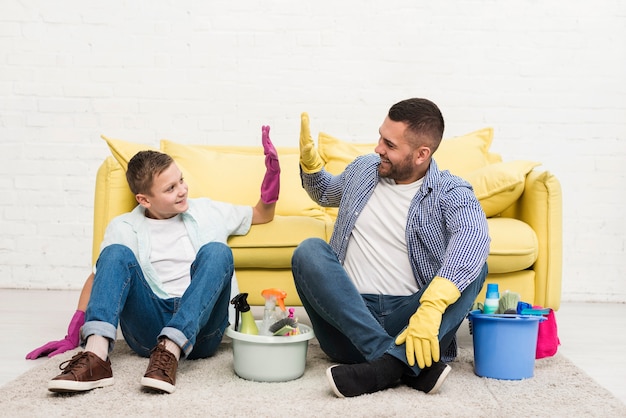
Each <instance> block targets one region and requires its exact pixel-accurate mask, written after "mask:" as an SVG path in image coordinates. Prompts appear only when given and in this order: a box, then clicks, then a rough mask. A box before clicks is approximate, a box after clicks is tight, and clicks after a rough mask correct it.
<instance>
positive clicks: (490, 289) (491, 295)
mask: <svg viewBox="0 0 626 418" xmlns="http://www.w3.org/2000/svg"><path fill="white" fill-rule="evenodd" d="M499 303H500V292H499V291H498V284H497V283H489V284H487V295H486V297H485V305H484V307H483V313H484V314H492V313H495V311H496V310H497V309H498V304H499Z"/></svg>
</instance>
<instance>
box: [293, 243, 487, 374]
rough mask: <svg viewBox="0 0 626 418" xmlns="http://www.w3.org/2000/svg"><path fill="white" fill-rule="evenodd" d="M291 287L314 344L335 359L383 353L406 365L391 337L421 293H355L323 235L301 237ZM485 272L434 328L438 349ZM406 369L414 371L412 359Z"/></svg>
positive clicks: (445, 344) (369, 358)
mask: <svg viewBox="0 0 626 418" xmlns="http://www.w3.org/2000/svg"><path fill="white" fill-rule="evenodd" d="M292 268H293V276H294V279H295V284H296V289H297V290H298V295H299V296H300V300H301V301H302V305H303V306H304V308H305V310H306V312H307V314H308V316H309V319H310V320H311V324H312V325H313V330H314V331H315V336H316V337H317V339H318V340H319V342H320V347H321V348H322V349H323V350H324V352H325V353H326V354H327V355H328V356H329V357H331V358H332V359H333V360H335V361H338V362H341V363H363V362H366V361H372V360H374V359H377V358H379V357H381V356H382V355H383V354H385V353H388V354H391V355H392V356H394V357H396V358H397V359H399V360H401V361H402V362H404V363H405V364H407V360H406V352H405V346H404V344H402V345H399V346H397V345H396V343H395V339H396V336H397V335H398V334H400V332H401V331H403V330H404V328H405V327H406V326H407V325H408V323H409V318H410V317H411V316H412V315H413V314H414V313H415V311H416V310H417V308H418V307H419V305H420V303H419V299H420V297H421V296H422V293H423V292H424V290H425V289H426V288H424V289H421V290H420V291H419V292H417V293H415V294H413V295H410V296H387V295H368V294H366V295H362V294H359V292H358V291H357V289H356V287H355V286H354V284H353V283H352V280H351V279H350V278H349V277H348V275H347V274H346V271H345V269H344V268H343V266H342V265H341V264H340V263H339V260H338V259H337V256H336V254H335V252H334V251H333V249H332V248H331V247H330V245H328V244H327V243H326V242H325V241H324V240H321V239H318V238H310V239H307V240H305V241H303V242H302V243H301V244H300V245H299V246H298V248H297V249H296V251H295V252H294V255H293V259H292ZM486 276H487V265H486V264H485V266H484V267H483V269H482V271H481V273H480V275H479V277H477V278H476V280H474V281H473V282H472V284H470V285H469V286H468V287H467V288H466V289H465V290H464V291H463V292H462V293H461V297H460V298H459V299H458V300H457V301H456V302H455V303H453V304H452V305H450V306H449V307H448V309H446V311H445V313H444V314H443V317H442V320H441V327H440V328H439V344H440V348H441V354H442V357H443V354H444V352H445V350H446V348H447V347H449V346H450V344H452V342H453V340H454V337H455V335H456V331H457V329H458V328H459V326H460V325H461V323H462V322H463V320H464V319H465V316H466V315H467V313H468V312H469V310H470V308H471V306H472V304H473V303H474V300H475V299H476V296H477V295H478V292H480V289H481V288H482V286H483V283H484V281H485V277H486ZM407 368H411V369H412V370H413V372H414V373H415V374H419V371H420V369H419V367H418V366H417V363H416V364H415V366H413V367H410V366H409V365H408V364H407Z"/></svg>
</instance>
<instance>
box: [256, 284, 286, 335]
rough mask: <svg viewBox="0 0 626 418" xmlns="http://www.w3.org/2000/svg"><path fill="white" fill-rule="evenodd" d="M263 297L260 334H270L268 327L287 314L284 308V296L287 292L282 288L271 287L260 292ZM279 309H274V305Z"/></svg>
mask: <svg viewBox="0 0 626 418" xmlns="http://www.w3.org/2000/svg"><path fill="white" fill-rule="evenodd" d="M261 295H263V297H264V298H265V310H264V311H263V324H262V325H261V330H260V334H261V335H271V334H272V333H271V332H270V327H271V326H272V325H273V324H274V323H276V322H277V321H280V320H281V319H283V318H285V317H286V316H287V314H286V308H285V298H286V297H287V293H286V292H285V291H284V290H281V289H277V288H271V289H265V290H263V291H262V292H261ZM277 304H278V306H279V307H280V310H279V311H277V310H276V305H277Z"/></svg>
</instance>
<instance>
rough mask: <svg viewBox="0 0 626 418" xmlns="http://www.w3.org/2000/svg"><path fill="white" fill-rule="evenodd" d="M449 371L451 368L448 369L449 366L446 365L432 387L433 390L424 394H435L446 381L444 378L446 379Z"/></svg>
mask: <svg viewBox="0 0 626 418" xmlns="http://www.w3.org/2000/svg"><path fill="white" fill-rule="evenodd" d="M450 371H452V367H450V366H449V365H447V364H446V368H445V369H443V371H442V372H441V374H440V375H439V378H438V379H437V381H436V382H435V386H433V388H432V389H431V390H429V391H428V392H426V393H427V394H429V395H432V394H434V393H437V391H438V390H439V388H440V387H441V385H443V382H444V381H445V380H446V377H448V374H449V373H450Z"/></svg>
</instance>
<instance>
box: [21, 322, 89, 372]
mask: <svg viewBox="0 0 626 418" xmlns="http://www.w3.org/2000/svg"><path fill="white" fill-rule="evenodd" d="M84 324H85V312H83V311H78V310H77V311H76V312H75V313H74V316H72V320H71V321H70V325H69V327H68V328H67V335H66V336H65V338H64V339H62V340H59V341H50V342H49V343H47V344H44V345H42V346H41V347H39V348H37V349H35V350H33V351H31V352H30V353H28V354H26V358H27V359H28V360H35V359H36V358H39V357H42V356H45V355H47V356H48V357H53V356H56V355H57V354H61V353H65V352H66V351H68V350H72V349H74V348H76V347H78V343H79V342H80V327H82V326H83V325H84Z"/></svg>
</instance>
